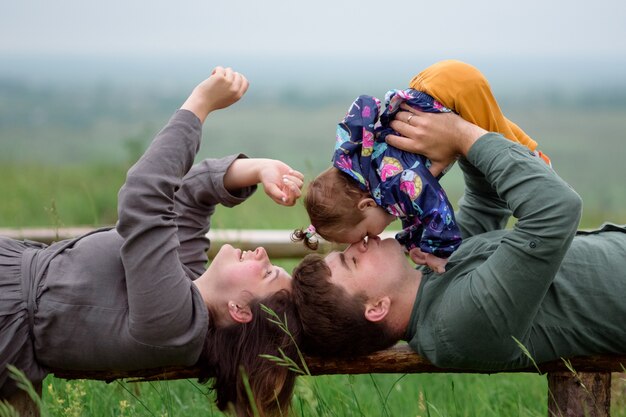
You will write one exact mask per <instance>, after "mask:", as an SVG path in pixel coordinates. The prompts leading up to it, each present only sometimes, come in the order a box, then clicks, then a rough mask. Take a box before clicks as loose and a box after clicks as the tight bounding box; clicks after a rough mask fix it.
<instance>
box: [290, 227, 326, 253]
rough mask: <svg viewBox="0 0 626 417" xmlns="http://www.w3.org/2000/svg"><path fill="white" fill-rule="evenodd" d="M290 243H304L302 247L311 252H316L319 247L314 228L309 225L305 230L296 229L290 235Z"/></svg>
mask: <svg viewBox="0 0 626 417" xmlns="http://www.w3.org/2000/svg"><path fill="white" fill-rule="evenodd" d="M291 241H292V242H300V241H302V243H304V246H306V247H307V248H309V249H311V250H317V248H318V246H319V240H318V238H317V233H316V232H315V226H313V225H309V227H307V228H306V229H304V230H303V229H296V230H294V231H293V233H292V234H291Z"/></svg>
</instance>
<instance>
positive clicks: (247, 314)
mask: <svg viewBox="0 0 626 417" xmlns="http://www.w3.org/2000/svg"><path fill="white" fill-rule="evenodd" d="M228 314H230V317H231V318H232V319H233V320H235V321H236V322H237V323H242V324H243V323H249V322H250V321H251V320H252V311H251V310H250V307H249V306H248V305H245V306H241V305H239V304H237V303H236V302H234V301H229V302H228Z"/></svg>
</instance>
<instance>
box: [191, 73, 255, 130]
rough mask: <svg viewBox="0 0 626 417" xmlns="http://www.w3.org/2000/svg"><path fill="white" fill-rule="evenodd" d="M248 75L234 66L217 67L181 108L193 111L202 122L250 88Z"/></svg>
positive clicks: (235, 100)
mask: <svg viewBox="0 0 626 417" xmlns="http://www.w3.org/2000/svg"><path fill="white" fill-rule="evenodd" d="M248 85H249V84H248V80H247V79H246V77H244V76H243V75H241V74H240V73H238V72H235V71H233V70H232V68H222V67H215V69H214V70H213V72H212V73H211V76H210V77H209V78H207V79H206V80H204V81H202V82H201V83H200V84H198V85H197V86H196V88H194V89H193V91H192V92H191V94H190V95H189V97H188V98H187V100H186V101H185V103H183V105H182V106H181V109H185V110H189V111H191V112H193V113H194V114H195V115H196V116H198V119H200V121H201V122H204V120H205V119H206V117H207V116H208V115H209V113H211V112H212V111H214V110H219V109H223V108H226V107H228V106H230V105H231V104H233V103H236V102H237V101H238V100H239V99H240V98H241V97H242V96H243V95H244V94H245V92H246V91H247V90H248Z"/></svg>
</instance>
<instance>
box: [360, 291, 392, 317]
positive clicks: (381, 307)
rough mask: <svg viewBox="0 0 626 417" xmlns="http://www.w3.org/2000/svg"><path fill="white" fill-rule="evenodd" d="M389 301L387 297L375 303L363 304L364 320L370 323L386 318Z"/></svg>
mask: <svg viewBox="0 0 626 417" xmlns="http://www.w3.org/2000/svg"><path fill="white" fill-rule="evenodd" d="M390 306H391V300H390V299H389V297H383V298H381V299H379V300H378V301H377V302H375V303H367V304H365V318H366V319H367V320H369V321H371V322H377V321H381V320H382V319H384V318H385V317H387V313H389V307H390Z"/></svg>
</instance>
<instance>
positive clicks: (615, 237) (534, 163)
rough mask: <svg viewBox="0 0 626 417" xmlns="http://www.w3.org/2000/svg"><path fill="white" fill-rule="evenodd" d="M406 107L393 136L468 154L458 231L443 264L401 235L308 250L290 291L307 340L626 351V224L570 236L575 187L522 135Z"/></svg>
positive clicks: (463, 363)
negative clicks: (421, 258)
mask: <svg viewBox="0 0 626 417" xmlns="http://www.w3.org/2000/svg"><path fill="white" fill-rule="evenodd" d="M404 110H405V112H400V113H399V114H398V116H397V117H396V121H394V122H393V123H392V127H393V128H394V129H395V130H396V131H397V132H399V133H400V134H401V135H402V136H403V137H400V136H393V137H390V138H388V142H389V143H390V144H392V145H394V146H396V147H399V148H401V149H403V150H406V151H411V152H416V153H421V154H424V155H426V156H427V157H428V158H429V159H430V160H431V161H433V166H434V167H435V169H438V168H437V167H443V166H447V164H448V163H450V161H452V160H454V159H455V158H457V157H461V158H460V160H459V164H460V166H461V169H462V170H463V173H464V177H465V183H466V191H465V195H464V196H463V199H462V200H461V202H460V204H459V211H458V212H457V220H458V222H459V225H460V227H461V230H462V232H463V235H464V243H463V244H462V245H461V247H460V248H459V249H458V250H457V251H456V252H455V253H454V254H453V255H452V256H451V257H450V259H449V261H448V264H447V267H446V271H445V272H444V273H442V274H435V273H434V272H432V271H430V270H428V269H425V268H424V269H420V270H416V269H413V268H412V267H411V266H410V265H409V264H408V262H407V260H406V258H405V256H404V254H403V251H402V248H401V247H400V245H399V244H398V243H397V242H395V241H394V240H393V239H388V240H382V241H381V240H380V239H378V238H375V237H370V238H369V239H367V240H365V241H363V242H361V243H359V244H354V245H351V246H350V247H348V248H347V249H346V250H345V251H344V252H333V253H331V254H329V255H328V256H327V257H326V258H321V257H319V256H317V255H310V256H309V257H307V258H305V259H304V260H303V261H302V263H301V264H300V265H299V266H298V267H297V268H296V270H295V271H294V290H293V294H294V298H295V301H296V303H297V306H298V311H299V314H300V316H301V319H302V323H303V328H304V342H303V347H304V350H305V351H306V352H307V353H309V354H313V355H340V356H352V355H356V354H364V353H369V352H372V351H375V350H379V349H382V348H385V347H388V346H391V345H393V344H394V343H395V342H397V341H398V340H400V339H404V340H407V341H408V343H409V345H410V346H411V348H412V349H414V350H415V351H416V352H417V353H419V354H420V355H423V356H425V357H427V358H428V359H429V360H430V361H431V362H432V363H434V364H435V365H437V366H441V367H455V368H471V369H475V370H506V369H511V368H520V367H526V366H529V365H530V364H531V358H529V357H528V356H527V355H526V354H525V353H524V352H523V350H522V349H521V348H520V346H519V344H518V343H521V344H523V345H524V346H525V347H526V348H527V349H528V351H529V352H530V355H531V357H532V359H533V360H535V361H536V362H538V363H541V362H545V361H550V360H554V359H557V358H559V357H569V356H576V355H590V354H602V353H621V354H623V353H626V327H625V326H624V325H623V323H624V319H626V303H623V295H624V294H626V272H625V271H626V249H625V248H626V229H624V228H621V227H617V226H613V225H606V226H605V227H604V228H603V230H601V231H595V232H590V233H587V234H584V235H576V228H577V226H578V222H579V219H580V214H581V210H582V202H581V200H580V197H579V196H578V195H577V194H576V192H575V191H574V190H572V189H571V188H570V187H569V186H568V185H567V184H566V183H565V182H564V181H563V180H562V179H561V178H559V177H558V176H557V175H556V174H555V173H554V171H552V169H551V168H549V167H548V166H547V165H546V164H545V163H543V162H542V161H541V160H540V159H538V158H535V157H533V156H532V155H530V154H529V151H528V150H527V149H526V148H524V147H521V146H519V145H518V144H514V143H512V142H510V141H507V140H506V139H504V138H503V137H502V136H500V135H498V134H494V133H487V132H486V131H485V130H483V129H481V128H479V127H477V126H475V125H473V124H471V123H469V122H466V121H464V120H463V119H461V118H460V117H458V116H456V115H453V114H428V113H420V112H418V111H413V110H412V109H410V108H408V107H404ZM409 116H411V117H409ZM407 122H408V123H407ZM435 174H436V172H435ZM511 213H512V214H513V215H514V216H515V217H516V218H517V219H518V222H517V224H516V225H515V226H514V228H513V229H512V230H503V228H504V226H505V224H506V222H507V219H508V217H509V215H510V214H511ZM425 227H427V226H425ZM575 235H576V236H575Z"/></svg>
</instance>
